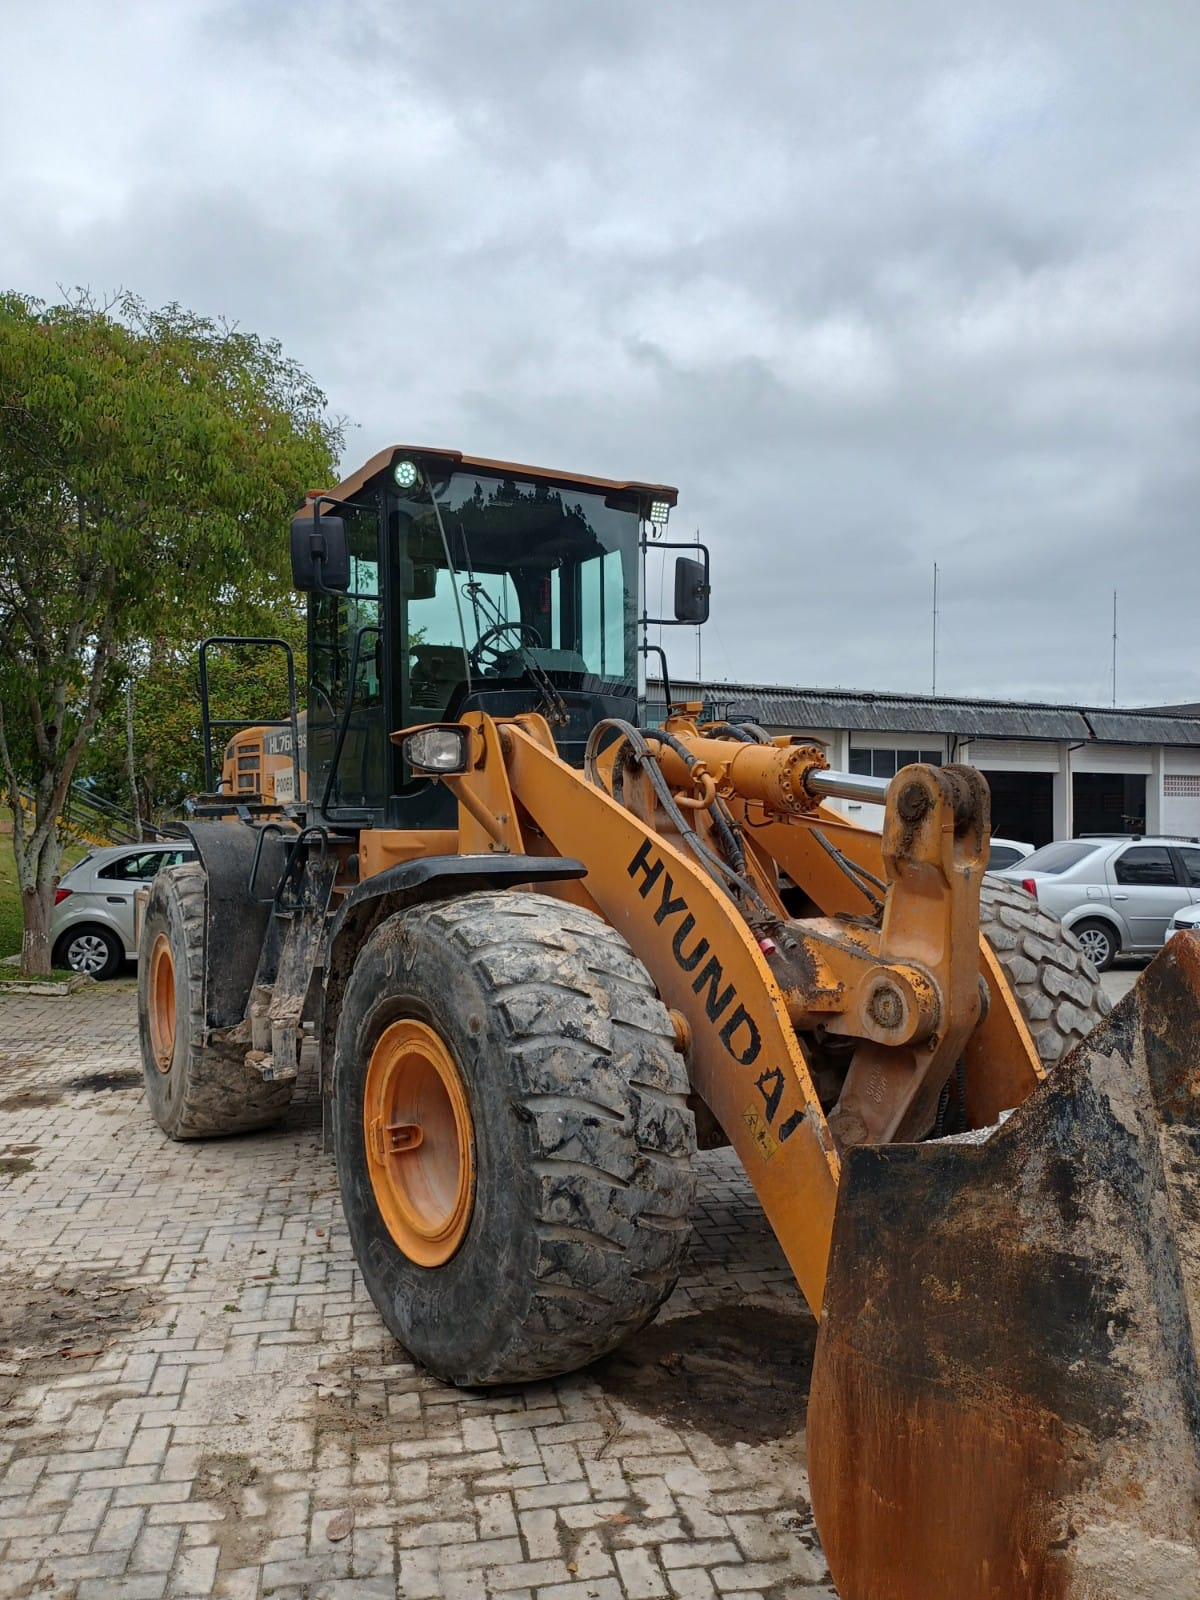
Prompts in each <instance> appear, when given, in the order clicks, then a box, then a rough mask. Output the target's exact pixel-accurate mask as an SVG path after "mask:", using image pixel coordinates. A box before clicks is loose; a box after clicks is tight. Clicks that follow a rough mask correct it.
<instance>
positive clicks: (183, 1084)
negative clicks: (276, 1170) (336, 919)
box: [138, 861, 293, 1139]
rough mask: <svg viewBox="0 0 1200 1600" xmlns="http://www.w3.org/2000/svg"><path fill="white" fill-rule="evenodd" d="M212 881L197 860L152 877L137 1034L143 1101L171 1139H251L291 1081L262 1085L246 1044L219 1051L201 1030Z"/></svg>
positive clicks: (287, 1095)
mask: <svg viewBox="0 0 1200 1600" xmlns="http://www.w3.org/2000/svg"><path fill="white" fill-rule="evenodd" d="M207 917H208V879H207V877H206V875H205V872H204V868H203V867H202V866H201V865H200V863H199V862H198V861H188V862H185V863H183V865H181V866H178V867H168V868H166V869H165V870H164V871H162V872H160V873H159V874H158V876H157V877H156V878H155V880H154V883H153V885H152V887H151V889H150V898H149V901H148V902H147V905H146V916H145V921H144V922H143V924H142V938H141V945H140V948H139V953H138V1035H139V1039H140V1042H141V1049H142V1073H143V1076H144V1078H145V1081H146V1099H147V1100H148V1101H149V1102H150V1110H151V1112H152V1113H153V1115H154V1120H155V1121H156V1122H157V1123H158V1125H159V1127H160V1128H161V1129H162V1130H163V1132H164V1133H165V1134H167V1135H168V1137H170V1138H172V1139H207V1138H211V1137H212V1136H214V1135H216V1134H223V1133H247V1132H249V1131H250V1130H251V1129H253V1128H262V1127H266V1126H267V1125H268V1124H269V1123H272V1122H276V1121H278V1119H279V1118H280V1117H281V1116H282V1115H283V1113H284V1112H285V1111H286V1110H287V1107H288V1103H289V1101H290V1100H291V1098H292V1088H293V1080H291V1079H287V1078H285V1079H274V1080H271V1081H269V1082H264V1081H263V1079H262V1078H261V1077H260V1076H259V1074H258V1073H257V1072H256V1071H255V1070H254V1068H253V1067H251V1066H248V1065H247V1064H246V1060H245V1046H244V1045H241V1046H234V1045H230V1046H225V1047H224V1048H220V1047H218V1046H215V1045H213V1044H211V1043H210V1042H208V1041H207V1030H206V1028H205V1025H204V987H205V986H204V952H205V932H206V921H207Z"/></svg>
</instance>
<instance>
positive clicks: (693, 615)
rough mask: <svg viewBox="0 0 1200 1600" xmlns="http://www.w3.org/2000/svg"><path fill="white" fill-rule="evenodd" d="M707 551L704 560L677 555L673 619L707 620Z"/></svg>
mask: <svg viewBox="0 0 1200 1600" xmlns="http://www.w3.org/2000/svg"><path fill="white" fill-rule="evenodd" d="M710 593H711V589H710V585H709V581H708V551H707V550H706V551H705V552H704V560H703V561H696V560H694V559H693V558H692V557H691V556H679V557H677V558H676V561H675V621H676V622H690V623H697V624H698V623H701V622H707V621H708V597H709V594H710Z"/></svg>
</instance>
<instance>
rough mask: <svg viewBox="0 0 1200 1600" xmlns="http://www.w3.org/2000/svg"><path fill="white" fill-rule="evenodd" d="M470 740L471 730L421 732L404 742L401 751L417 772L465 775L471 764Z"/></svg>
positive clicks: (454, 729)
mask: <svg viewBox="0 0 1200 1600" xmlns="http://www.w3.org/2000/svg"><path fill="white" fill-rule="evenodd" d="M470 737H471V735H470V729H468V728H422V729H420V731H419V732H417V733H410V734H409V735H408V737H407V738H406V739H404V740H403V741H402V742H401V745H400V751H401V754H402V755H403V757H404V759H405V761H407V762H408V764H409V766H410V767H411V768H412V769H413V771H414V772H429V773H435V774H438V775H442V776H444V775H446V774H448V773H452V772H465V771H466V770H467V768H468V766H470V764H471V763H470V749H471V745H470Z"/></svg>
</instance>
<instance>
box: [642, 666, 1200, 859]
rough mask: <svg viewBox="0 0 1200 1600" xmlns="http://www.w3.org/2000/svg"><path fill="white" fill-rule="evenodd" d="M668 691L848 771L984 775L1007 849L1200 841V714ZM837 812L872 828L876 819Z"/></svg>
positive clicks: (829, 694)
mask: <svg viewBox="0 0 1200 1600" xmlns="http://www.w3.org/2000/svg"><path fill="white" fill-rule="evenodd" d="M671 692H672V696H673V698H674V699H675V700H676V701H677V702H678V701H689V700H691V701H694V700H700V701H703V702H704V704H705V706H706V709H707V710H708V711H710V712H711V714H712V715H713V716H715V717H728V718H730V719H732V720H733V721H750V722H756V723H758V724H759V725H760V726H762V727H763V728H765V729H766V730H767V731H768V732H769V733H772V734H785V733H786V734H791V735H793V736H796V737H799V738H804V739H808V740H811V741H812V742H814V743H819V744H820V745H822V746H823V747H824V749H825V752H826V755H827V756H828V759H829V764H830V766H831V767H836V768H839V769H841V770H843V771H850V772H862V773H873V774H874V775H875V776H876V777H881V778H888V777H892V776H894V774H895V772H896V770H897V769H898V768H899V767H902V766H905V765H907V764H908V763H909V762H911V761H935V762H948V761H963V762H969V763H970V764H971V765H972V766H975V767H978V768H979V769H980V771H981V772H983V773H985V774H986V776H987V779H988V783H989V785H990V786H991V791H992V831H993V833H995V834H998V835H1000V836H1002V837H1004V838H1010V839H1024V840H1027V841H1028V842H1029V843H1031V844H1035V845H1039V844H1047V843H1049V841H1050V840H1051V839H1068V838H1071V837H1072V836H1074V835H1077V834H1083V833H1169V834H1182V835H1185V836H1187V837H1191V836H1200V706H1179V707H1159V708H1149V709H1143V710H1131V711H1127V710H1120V709H1116V708H1113V707H1101V706H1071V705H1042V704H1038V703H1035V702H1028V701H1018V700H953V699H949V698H944V697H941V696H933V695H896V694H871V693H867V692H865V691H861V690H853V689H802V688H786V687H780V686H776V685H767V684H746V683H706V684H699V683H695V682H684V681H680V680H674V679H673V680H672V684H671ZM662 707H663V692H662V684H661V683H655V682H651V683H650V684H649V685H648V710H649V714H650V719H651V720H654V718H655V716H656V715H657V716H661V714H662ZM838 805H839V806H840V808H841V809H842V810H843V811H845V812H846V813H847V814H848V815H850V816H852V817H853V818H854V819H855V820H856V821H861V822H864V823H868V824H872V825H873V824H876V823H877V822H878V821H879V818H880V816H881V815H882V813H881V811H880V809H879V808H878V807H875V806H870V805H865V804H863V805H859V804H856V803H854V802H850V801H839V802H838Z"/></svg>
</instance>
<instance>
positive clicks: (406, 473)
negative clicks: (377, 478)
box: [392, 461, 421, 489]
mask: <svg viewBox="0 0 1200 1600" xmlns="http://www.w3.org/2000/svg"><path fill="white" fill-rule="evenodd" d="M392 477H393V478H395V480H396V485H397V487H398V488H400V489H415V488H416V487H417V484H418V483H420V481H421V469H420V467H418V466H417V463H416V462H415V461H397V463H396V465H395V466H394V467H393V468H392Z"/></svg>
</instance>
